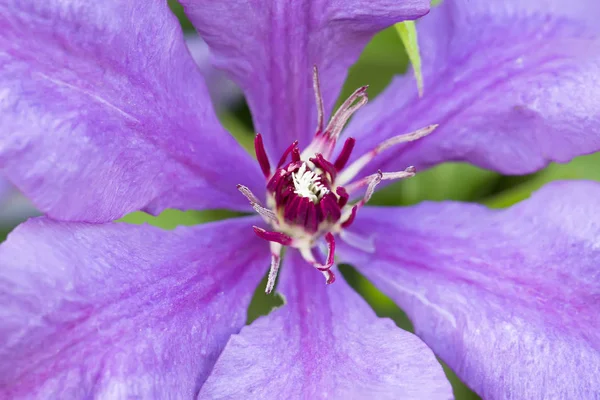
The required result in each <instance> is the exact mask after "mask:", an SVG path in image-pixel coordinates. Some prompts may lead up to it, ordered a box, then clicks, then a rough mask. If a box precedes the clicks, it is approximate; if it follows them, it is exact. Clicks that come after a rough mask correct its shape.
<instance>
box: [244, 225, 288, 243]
mask: <svg viewBox="0 0 600 400" xmlns="http://www.w3.org/2000/svg"><path fill="white" fill-rule="evenodd" d="M252 229H254V233H256V236H258V237H259V238H261V239H265V240H267V241H269V242H275V243H279V244H282V245H284V246H289V245H291V244H292V243H293V242H294V239H292V238H291V237H289V236H288V235H286V234H285V233H281V232H271V231H266V230H264V229H262V228H259V227H258V226H253V227H252Z"/></svg>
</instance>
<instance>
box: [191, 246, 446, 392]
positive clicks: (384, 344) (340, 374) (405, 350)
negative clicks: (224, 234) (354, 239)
mask: <svg viewBox="0 0 600 400" xmlns="http://www.w3.org/2000/svg"><path fill="white" fill-rule="evenodd" d="M285 262H286V264H287V265H286V266H285V268H284V270H283V272H282V273H283V275H282V277H281V282H280V288H279V290H280V291H281V292H282V294H283V295H284V296H285V301H286V305H284V306H283V307H281V308H280V309H278V310H275V311H274V312H272V313H271V314H269V315H268V316H266V317H262V318H260V319H258V320H257V321H256V322H254V323H253V324H252V325H250V326H248V327H245V328H244V329H243V330H242V331H241V333H240V334H239V335H234V336H232V337H231V339H230V340H229V343H228V344H227V346H226V347H225V350H224V351H223V353H222V354H221V356H220V357H219V360H218V361H217V363H216V365H215V367H214V369H213V371H212V373H211V375H210V376H209V377H208V379H207V380H206V383H205V385H204V386H203V387H202V390H201V392H200V395H199V398H207V399H215V398H219V399H222V398H228V399H230V398H235V399H243V398H254V399H263V398H264V399H284V398H285V399H290V398H294V399H295V398H298V399H299V398H306V399H324V398H336V399H342V398H353V399H362V398H369V397H373V398H377V399H449V398H452V389H451V387H450V384H449V383H448V381H447V380H446V377H445V375H444V372H443V371H442V368H441V366H440V365H439V363H438V362H437V360H436V359H435V357H434V356H433V354H432V352H431V351H430V350H429V349H428V348H427V347H426V346H425V345H424V344H423V342H421V341H420V340H419V339H418V338H417V337H416V336H414V335H412V334H411V333H409V332H406V331H403V330H401V329H399V328H397V327H396V326H395V325H394V324H393V323H392V321H390V320H384V319H379V318H377V316H376V315H375V313H374V312H373V311H372V310H371V309H370V308H369V307H368V306H367V304H366V303H365V302H364V301H363V300H362V299H361V298H360V297H359V296H358V295H357V294H356V293H354V291H353V290H352V289H351V288H350V287H349V286H348V285H347V284H346V282H344V280H343V279H338V280H337V281H336V282H335V283H334V284H332V285H330V286H326V285H325V284H324V281H323V277H322V275H321V274H319V273H318V272H317V271H315V270H314V268H312V267H311V266H310V265H308V264H307V263H306V262H305V261H303V260H302V259H301V258H300V257H299V256H298V253H297V252H296V251H288V253H287V254H286V260H285Z"/></svg>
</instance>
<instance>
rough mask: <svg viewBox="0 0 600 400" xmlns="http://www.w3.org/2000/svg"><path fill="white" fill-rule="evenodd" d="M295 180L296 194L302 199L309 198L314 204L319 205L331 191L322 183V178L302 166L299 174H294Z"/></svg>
mask: <svg viewBox="0 0 600 400" xmlns="http://www.w3.org/2000/svg"><path fill="white" fill-rule="evenodd" d="M292 177H293V180H294V193H296V194H297V195H298V196H300V197H306V198H309V199H310V200H311V201H312V202H313V203H315V204H316V203H318V202H319V201H320V200H321V199H322V198H323V196H325V195H326V194H327V193H329V190H328V189H327V188H326V187H325V186H324V185H323V184H322V183H321V177H320V176H319V175H318V174H317V173H315V172H314V171H311V170H310V169H308V168H307V166H306V164H302V166H301V167H300V169H299V170H298V172H295V173H293V174H292Z"/></svg>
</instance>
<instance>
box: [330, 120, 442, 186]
mask: <svg viewBox="0 0 600 400" xmlns="http://www.w3.org/2000/svg"><path fill="white" fill-rule="evenodd" d="M438 126H439V125H437V124H433V125H429V126H426V127H425V128H421V129H417V130H416V131H414V132H410V133H405V134H402V135H398V136H394V137H392V138H389V139H388V140H385V141H383V142H382V143H380V144H379V145H377V146H376V147H375V148H373V149H372V150H370V151H369V152H368V153H366V154H364V155H363V156H361V157H360V158H359V159H358V160H356V161H354V162H353V163H352V164H350V166H349V167H348V168H346V169H345V170H344V171H343V172H342V173H341V174H340V175H339V176H338V179H337V181H336V184H337V185H341V186H346V185H345V184H346V183H348V182H350V181H351V180H352V179H354V177H355V176H356V175H358V173H359V172H360V171H361V170H362V169H363V168H364V167H365V165H367V164H368V163H369V162H370V161H371V160H373V159H374V158H375V156H377V155H378V154H380V153H381V152H383V151H385V150H387V149H389V148H390V147H392V146H395V145H398V144H401V143H407V142H412V141H415V140H417V139H421V138H422V137H425V136H427V135H429V134H430V133H431V132H433V131H434V130H435V129H436V128H437V127H438ZM342 151H343V149H342ZM340 155H341V153H340Z"/></svg>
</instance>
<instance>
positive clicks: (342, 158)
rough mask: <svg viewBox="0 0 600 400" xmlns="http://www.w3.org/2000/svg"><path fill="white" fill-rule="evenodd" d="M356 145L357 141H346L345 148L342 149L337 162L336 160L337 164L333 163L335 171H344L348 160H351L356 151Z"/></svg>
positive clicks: (352, 139)
mask: <svg viewBox="0 0 600 400" xmlns="http://www.w3.org/2000/svg"><path fill="white" fill-rule="evenodd" d="M355 143H356V140H355V139H354V138H351V137H350V138H348V139H346V141H345V142H344V147H343V148H342V151H341V152H340V155H339V156H338V158H337V160H335V162H334V163H333V165H334V166H335V169H336V170H337V171H338V172H339V171H341V170H342V169H344V167H345V166H346V163H347V162H348V159H350V154H352V150H354V144H355Z"/></svg>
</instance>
